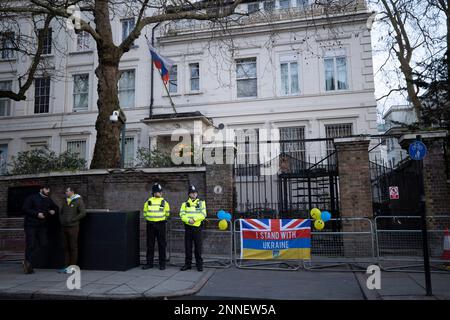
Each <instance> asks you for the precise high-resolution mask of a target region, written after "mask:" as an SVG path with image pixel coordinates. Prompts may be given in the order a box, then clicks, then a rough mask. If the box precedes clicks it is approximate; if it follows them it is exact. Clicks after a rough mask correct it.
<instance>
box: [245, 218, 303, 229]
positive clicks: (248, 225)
mask: <svg viewBox="0 0 450 320" xmlns="http://www.w3.org/2000/svg"><path fill="white" fill-rule="evenodd" d="M241 228H242V230H248V231H259V230H261V231H294V230H311V223H310V220H309V219H243V220H242V227H241Z"/></svg>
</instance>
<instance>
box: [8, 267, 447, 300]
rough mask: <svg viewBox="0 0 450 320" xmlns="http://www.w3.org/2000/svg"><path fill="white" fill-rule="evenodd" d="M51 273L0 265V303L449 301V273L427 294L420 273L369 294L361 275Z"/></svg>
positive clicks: (392, 275) (394, 276)
mask: <svg viewBox="0 0 450 320" xmlns="http://www.w3.org/2000/svg"><path fill="white" fill-rule="evenodd" d="M69 276H70V275H66V274H58V273H57V272H56V271H55V270H36V273H35V274H31V275H25V274H23V273H22V268H21V265H19V264H16V263H15V264H11V263H9V264H6V263H0V299H5V298H18V299H164V298H168V299H189V300H191V299H216V300H218V299H220V300H223V299H281V300H365V299H369V300H393V299H402V300H412V299H413V300H428V299H432V300H450V272H449V273H444V274H443V273H433V274H432V285H433V294H434V295H433V296H432V297H426V296H425V284H424V283H425V278H424V274H423V273H406V272H382V273H381V290H368V289H367V287H366V279H367V277H368V275H366V274H365V273H364V272H337V271H333V270H332V269H328V270H326V271H304V270H299V271H272V270H244V269H237V268H235V267H232V268H229V269H206V270H205V271H204V272H198V271H196V270H195V269H194V270H190V271H185V272H180V271H179V269H178V268H175V267H168V268H167V269H166V270H164V271H161V270H159V269H157V268H156V269H151V270H142V269H141V268H134V269H131V270H128V271H125V272H120V271H90V270H84V271H83V270H82V274H81V287H82V289H81V290H68V289H67V287H66V281H67V278H68V277H69Z"/></svg>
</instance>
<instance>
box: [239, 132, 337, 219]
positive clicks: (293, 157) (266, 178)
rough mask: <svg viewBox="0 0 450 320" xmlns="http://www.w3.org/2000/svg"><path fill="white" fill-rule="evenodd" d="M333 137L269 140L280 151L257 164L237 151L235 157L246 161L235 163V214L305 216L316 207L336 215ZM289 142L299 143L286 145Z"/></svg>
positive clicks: (335, 171)
mask: <svg viewBox="0 0 450 320" xmlns="http://www.w3.org/2000/svg"><path fill="white" fill-rule="evenodd" d="M332 141H333V139H309V140H308V139H304V140H299V139H297V140H296V139H290V140H279V141H268V142H266V143H268V144H274V143H275V144H277V145H278V146H279V150H280V152H279V154H278V155H277V156H275V157H273V158H272V159H270V160H268V161H266V162H262V163H257V164H250V163H248V161H247V160H248V159H249V157H239V154H238V156H237V157H236V159H237V160H239V159H244V160H245V161H244V163H242V162H241V163H239V162H238V161H236V163H235V171H234V182H235V213H236V217H241V218H306V217H308V213H309V211H310V209H311V208H314V207H317V208H319V209H321V210H328V211H329V212H330V213H331V214H332V216H333V217H334V218H339V188H338V170H337V157H336V152H335V151H334V147H333V142H332ZM292 145H295V146H298V147H297V148H287V147H286V146H292ZM249 149H251V148H247V150H249ZM255 149H256V148H255ZM238 152H239V149H238Z"/></svg>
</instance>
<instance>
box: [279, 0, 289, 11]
mask: <svg viewBox="0 0 450 320" xmlns="http://www.w3.org/2000/svg"><path fill="white" fill-rule="evenodd" d="M290 6H291V0H280V9H289V8H290Z"/></svg>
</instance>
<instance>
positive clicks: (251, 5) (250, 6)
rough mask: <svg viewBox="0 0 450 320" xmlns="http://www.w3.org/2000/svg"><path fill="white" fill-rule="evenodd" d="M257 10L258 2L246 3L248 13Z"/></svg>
mask: <svg viewBox="0 0 450 320" xmlns="http://www.w3.org/2000/svg"><path fill="white" fill-rule="evenodd" d="M257 11H259V2H256V3H249V4H248V5H247V12H248V13H254V12H257Z"/></svg>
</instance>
